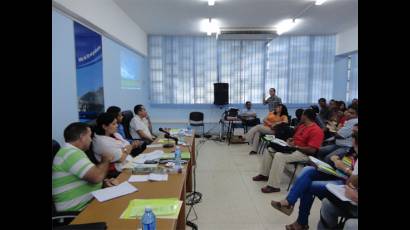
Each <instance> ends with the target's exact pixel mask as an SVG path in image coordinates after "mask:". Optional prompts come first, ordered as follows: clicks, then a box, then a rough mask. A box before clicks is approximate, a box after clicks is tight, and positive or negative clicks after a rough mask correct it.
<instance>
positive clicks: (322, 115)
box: [318, 97, 330, 123]
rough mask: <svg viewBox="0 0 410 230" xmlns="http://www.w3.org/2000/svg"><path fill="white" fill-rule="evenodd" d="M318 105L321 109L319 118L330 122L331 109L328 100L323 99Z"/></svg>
mask: <svg viewBox="0 0 410 230" xmlns="http://www.w3.org/2000/svg"><path fill="white" fill-rule="evenodd" d="M318 103H319V107H320V112H319V116H320V118H322V121H323V122H324V123H326V121H327V120H329V116H330V110H329V107H327V104H326V99H324V98H323V97H322V98H320V99H319V100H318Z"/></svg>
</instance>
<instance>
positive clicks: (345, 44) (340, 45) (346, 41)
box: [336, 25, 358, 55]
mask: <svg viewBox="0 0 410 230" xmlns="http://www.w3.org/2000/svg"><path fill="white" fill-rule="evenodd" d="M357 50H358V26H357V25H356V26H355V27H353V28H350V29H348V30H346V31H343V32H341V33H338V34H337V35H336V55H340V54H345V53H349V52H353V51H357Z"/></svg>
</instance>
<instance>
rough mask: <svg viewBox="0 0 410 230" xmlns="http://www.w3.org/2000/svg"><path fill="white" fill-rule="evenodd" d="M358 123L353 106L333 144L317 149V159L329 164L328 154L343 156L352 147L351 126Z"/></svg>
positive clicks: (355, 109) (356, 113) (348, 111)
mask: <svg viewBox="0 0 410 230" xmlns="http://www.w3.org/2000/svg"><path fill="white" fill-rule="evenodd" d="M357 123H358V109H357V107H355V106H351V107H349V109H348V110H347V118H346V122H345V124H344V126H343V127H342V128H341V129H339V130H338V131H337V132H336V134H335V136H334V137H335V139H336V142H335V144H330V145H326V146H323V147H321V148H320V149H319V152H318V158H319V159H321V160H324V161H325V162H327V163H329V162H330V156H329V157H328V155H329V154H331V153H332V155H333V153H334V154H343V153H344V152H346V151H347V150H348V149H349V148H351V147H352V130H353V126H354V125H355V124H357Z"/></svg>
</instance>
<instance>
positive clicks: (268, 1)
mask: <svg viewBox="0 0 410 230" xmlns="http://www.w3.org/2000/svg"><path fill="white" fill-rule="evenodd" d="M114 1H115V3H116V4H117V5H118V6H119V7H120V8H121V9H122V10H123V11H124V12H125V13H126V14H127V15H128V16H129V17H130V18H131V19H132V20H134V21H135V23H136V24H138V25H139V26H140V27H141V28H142V29H143V30H144V31H145V32H146V33H147V34H158V35H201V34H204V33H203V32H201V31H200V23H201V22H202V21H203V20H206V18H209V17H211V18H213V19H216V20H218V22H219V25H220V26H221V27H272V26H274V25H275V24H277V23H278V22H280V21H281V20H283V19H286V18H292V17H295V16H297V15H298V14H299V13H300V12H301V11H302V10H303V9H305V8H306V7H307V6H309V5H310V4H312V2H313V1H312V0H216V3H215V5H214V6H212V7H211V6H208V3H207V0H114ZM357 2H358V0H328V1H326V2H325V3H324V4H322V5H320V6H313V7H311V8H310V9H308V10H307V11H306V12H305V13H303V15H302V16H301V17H300V19H301V23H299V24H298V25H297V27H295V28H294V29H292V30H291V31H289V32H288V33H287V34H290V35H308V34H335V33H338V32H342V31H344V30H346V29H349V28H352V27H354V26H356V25H357V24H358V17H357V14H358V13H357V9H358V4H357Z"/></svg>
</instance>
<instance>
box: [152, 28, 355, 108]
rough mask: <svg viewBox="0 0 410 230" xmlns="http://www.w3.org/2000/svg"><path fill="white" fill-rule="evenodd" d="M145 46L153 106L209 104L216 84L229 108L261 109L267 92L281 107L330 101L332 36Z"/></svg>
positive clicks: (182, 40)
mask: <svg viewBox="0 0 410 230" xmlns="http://www.w3.org/2000/svg"><path fill="white" fill-rule="evenodd" d="M148 46H149V47H148V49H149V50H148V52H149V53H148V54H149V67H150V81H151V101H152V103H154V104H212V103H213V83H217V82H223V83H229V103H244V102H245V101H248V100H249V101H252V102H253V103H261V102H262V99H263V97H265V96H267V95H265V94H266V93H267V92H268V90H269V88H271V87H274V88H276V90H277V95H278V96H280V97H281V98H282V101H283V102H284V103H287V104H304V103H315V102H316V101H317V99H318V98H320V97H325V98H331V97H332V92H333V77H334V73H333V72H334V56H335V47H336V44H335V36H334V35H326V36H280V37H278V38H275V39H273V40H272V41H270V42H266V41H263V40H216V39H215V38H214V37H208V36H160V35H150V36H149V38H148ZM356 63H357V62H356ZM356 75H357V64H356ZM356 78H357V77H356ZM356 85H357V84H356ZM353 88H354V87H353ZM353 88H352V89H353ZM356 91H357V87H356ZM356 94H357V93H356ZM353 95H354V94H353Z"/></svg>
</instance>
